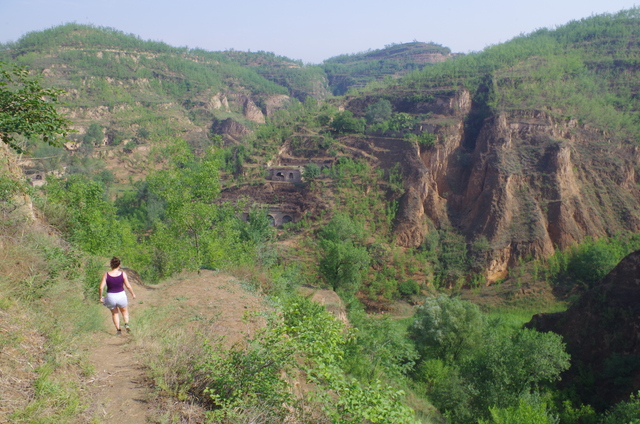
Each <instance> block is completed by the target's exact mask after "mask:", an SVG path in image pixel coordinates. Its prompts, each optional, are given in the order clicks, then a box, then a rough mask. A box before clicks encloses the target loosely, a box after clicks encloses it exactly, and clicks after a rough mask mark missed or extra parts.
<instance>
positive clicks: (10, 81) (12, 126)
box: [0, 62, 71, 153]
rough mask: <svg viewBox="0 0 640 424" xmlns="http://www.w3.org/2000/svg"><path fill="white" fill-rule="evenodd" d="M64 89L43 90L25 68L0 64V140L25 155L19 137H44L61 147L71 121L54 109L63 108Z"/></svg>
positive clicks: (53, 144) (37, 80)
mask: <svg viewBox="0 0 640 424" xmlns="http://www.w3.org/2000/svg"><path fill="white" fill-rule="evenodd" d="M62 94H64V92H63V91H62V90H57V89H54V88H43V87H42V86H41V85H40V80H39V79H38V78H32V77H30V76H29V71H27V70H26V69H25V68H18V67H9V65H7V64H6V63H4V62H0V138H1V139H2V141H3V142H4V143H6V144H7V145H9V147H11V148H12V149H13V150H15V151H16V152H18V153H25V150H24V148H23V147H22V146H20V145H19V143H18V140H17V139H16V137H17V136H24V137H33V136H39V137H42V140H43V141H44V142H45V143H48V144H50V145H52V146H60V145H61V144H62V143H61V138H63V137H65V136H66V135H67V134H68V133H69V131H70V130H69V124H70V123H71V121H69V120H68V119H66V118H63V117H62V116H61V115H60V114H59V113H58V112H57V111H56V109H55V107H56V106H59V105H61V103H60V102H59V101H58V98H59V97H60V96H61V95H62Z"/></svg>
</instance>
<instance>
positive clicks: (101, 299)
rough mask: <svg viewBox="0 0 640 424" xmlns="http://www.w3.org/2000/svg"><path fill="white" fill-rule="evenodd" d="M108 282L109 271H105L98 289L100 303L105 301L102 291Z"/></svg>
mask: <svg viewBox="0 0 640 424" xmlns="http://www.w3.org/2000/svg"><path fill="white" fill-rule="evenodd" d="M106 284H107V273H106V272H105V273H104V275H103V276H102V281H100V288H99V289H98V293H99V294H100V303H102V302H104V298H103V297H102V291H103V290H104V286H105V285H106Z"/></svg>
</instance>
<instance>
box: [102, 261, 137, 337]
mask: <svg viewBox="0 0 640 424" xmlns="http://www.w3.org/2000/svg"><path fill="white" fill-rule="evenodd" d="M105 286H107V297H103V296H102V292H103V290H104V287H105ZM125 287H126V288H127V289H128V290H129V293H131V296H133V298H134V299H135V298H136V294H135V293H134V292H133V289H132V288H131V284H129V278H127V273H126V272H124V271H122V270H120V259H118V258H116V257H115V256H114V257H113V258H112V259H111V271H108V272H105V273H104V275H103V276H102V281H101V282H100V289H99V291H100V303H103V304H104V306H106V307H107V308H109V309H110V310H111V318H112V319H113V324H114V325H115V326H116V331H117V332H116V334H117V335H120V334H122V331H120V312H122V316H123V318H124V328H125V329H126V330H127V333H128V332H130V331H131V328H129V311H128V310H127V305H128V302H127V293H126V292H125V291H124V288H125Z"/></svg>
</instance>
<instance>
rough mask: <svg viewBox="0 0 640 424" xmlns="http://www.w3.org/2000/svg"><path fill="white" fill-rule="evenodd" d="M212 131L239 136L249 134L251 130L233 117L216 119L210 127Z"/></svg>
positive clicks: (234, 136)
mask: <svg viewBox="0 0 640 424" xmlns="http://www.w3.org/2000/svg"><path fill="white" fill-rule="evenodd" d="M211 129H212V131H213V132H214V133H216V134H222V135H229V136H231V137H233V138H240V137H242V136H244V135H247V134H250V133H251V130H250V129H249V128H247V127H245V126H244V125H242V124H241V123H240V122H238V121H236V120H234V119H233V118H227V119H225V120H223V121H216V122H215V123H214V124H213V125H212V127H211Z"/></svg>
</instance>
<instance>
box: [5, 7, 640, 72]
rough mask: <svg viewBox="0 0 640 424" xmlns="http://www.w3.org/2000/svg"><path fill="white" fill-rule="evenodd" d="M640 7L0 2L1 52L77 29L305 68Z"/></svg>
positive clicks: (494, 39)
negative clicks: (268, 55) (264, 55)
mask: <svg viewBox="0 0 640 424" xmlns="http://www.w3.org/2000/svg"><path fill="white" fill-rule="evenodd" d="M636 1H640V0H537V1H519V0H489V1H487V0H439V1H437V2H436V1H433V0H422V1H420V0H395V1H389V0H322V1H319V0H315V1H308V0H307V1H305V0H261V1H256V0H224V1H221V0H153V1H150V0H0V43H7V42H10V41H16V40H18V39H19V38H20V37H21V36H23V35H24V34H26V33H28V32H31V31H41V30H44V29H47V28H51V27H54V26H58V25H61V24H65V23H69V22H75V23H78V24H92V25H95V26H101V27H110V28H115V29H117V30H120V31H122V32H125V33H128V34H134V35H137V36H139V37H140V38H142V39H143V40H153V41H163V42H165V43H167V44H169V45H172V46H175V47H185V46H186V47H191V48H196V47H197V48H202V49H205V50H209V51H220V50H230V49H234V50H240V51H253V52H255V51H260V50H262V51H268V52H274V53H276V54H277V55H281V56H286V57H288V58H291V59H295V60H302V61H303V62H304V63H321V62H322V61H323V60H325V59H328V58H330V57H333V56H337V55H340V54H345V53H358V52H363V51H367V50H369V49H372V50H375V49H380V48H384V46H385V45H389V44H392V43H408V42H411V41H424V42H429V41H432V42H435V43H438V44H441V45H443V46H445V47H449V48H450V49H451V50H452V52H454V53H469V52H473V51H480V50H482V49H484V48H485V47H487V46H490V45H494V44H500V43H502V42H505V41H508V40H510V39H511V38H513V37H516V36H518V35H520V34H528V33H530V32H532V31H535V30H536V29H539V28H554V27H556V26H560V25H564V24H566V23H568V22H570V21H572V20H580V19H582V18H586V17H589V16H592V15H599V14H602V13H615V12H618V11H620V10H622V9H629V8H632V7H634V6H635V5H636Z"/></svg>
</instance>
